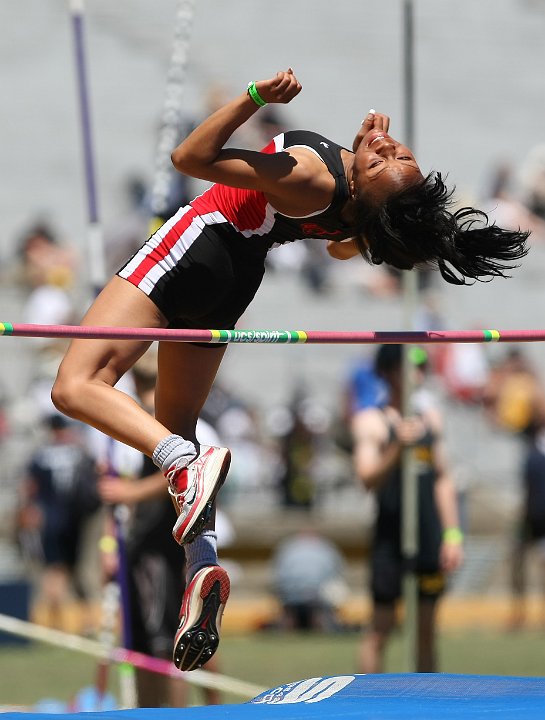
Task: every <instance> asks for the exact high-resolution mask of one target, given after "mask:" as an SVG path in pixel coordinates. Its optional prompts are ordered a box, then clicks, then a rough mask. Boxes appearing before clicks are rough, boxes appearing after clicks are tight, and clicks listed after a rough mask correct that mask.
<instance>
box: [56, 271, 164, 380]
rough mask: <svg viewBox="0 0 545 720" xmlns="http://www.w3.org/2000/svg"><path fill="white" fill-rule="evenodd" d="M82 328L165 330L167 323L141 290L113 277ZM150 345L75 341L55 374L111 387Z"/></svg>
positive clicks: (130, 342)
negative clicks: (105, 383)
mask: <svg viewBox="0 0 545 720" xmlns="http://www.w3.org/2000/svg"><path fill="white" fill-rule="evenodd" d="M81 324H82V325H86V326H89V325H94V326H104V327H135V328H138V327H142V328H143V327H152V328H162V327H166V325H167V320H166V318H165V317H164V316H163V314H162V313H161V312H160V310H159V309H158V308H157V306H156V305H155V304H154V303H153V302H152V301H151V300H150V299H149V298H148V296H147V295H146V294H145V293H143V292H142V291H141V290H139V289H138V288H136V287H135V286H134V285H132V284H131V283H129V282H127V281H126V280H123V279H121V278H119V277H113V278H112V279H111V280H110V282H109V283H108V284H107V285H106V287H105V288H104V290H102V292H101V293H100V295H98V297H97V298H96V300H95V301H94V303H93V304H92V305H91V307H90V308H89V310H88V311H87V313H86V315H85V317H84V318H83V320H82V322H81ZM149 345H150V342H148V341H142V340H108V339H104V340H103V339H98V340H95V339H93V340H89V339H76V340H73V341H72V343H71V344H70V347H69V348H68V351H67V353H66V355H65V357H64V360H63V361H62V363H61V367H60V370H59V374H60V375H61V376H63V375H64V374H68V375H70V377H75V378H81V379H97V380H102V381H104V382H107V383H108V384H111V385H114V384H115V383H116V382H117V381H118V380H119V378H120V377H121V376H122V375H124V374H125V373H126V372H127V370H129V369H130V368H131V367H132V366H133V365H134V363H135V362H136V360H138V358H139V357H140V356H141V355H143V353H144V352H145V351H146V350H147V348H148V347H149Z"/></svg>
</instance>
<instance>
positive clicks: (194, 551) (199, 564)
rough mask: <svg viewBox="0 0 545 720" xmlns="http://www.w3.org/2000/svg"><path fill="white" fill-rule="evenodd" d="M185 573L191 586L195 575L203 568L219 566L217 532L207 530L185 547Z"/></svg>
mask: <svg viewBox="0 0 545 720" xmlns="http://www.w3.org/2000/svg"><path fill="white" fill-rule="evenodd" d="M184 550H185V563H186V567H185V572H186V578H187V583H188V584H189V583H190V582H191V580H192V579H193V577H194V576H195V573H196V572H197V571H198V570H200V569H201V568H203V567H208V566H209V565H217V564H218V536H217V535H216V532H215V530H205V531H204V532H202V533H201V534H200V535H197V537H196V538H195V540H193V542H192V543H189V544H188V545H184Z"/></svg>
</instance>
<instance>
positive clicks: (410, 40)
mask: <svg viewBox="0 0 545 720" xmlns="http://www.w3.org/2000/svg"><path fill="white" fill-rule="evenodd" d="M403 40H404V43H403V44H404V73H403V75H404V111H405V136H406V137H405V142H406V144H407V145H408V146H409V147H410V148H411V149H412V150H413V152H414V149H415V148H414V7H413V0H403ZM403 295H404V309H405V319H404V320H405V327H406V328H407V330H414V329H415V328H414V324H415V315H416V304H417V296H418V274H417V272H416V271H414V270H413V271H410V272H404V273H403ZM408 353H409V346H408V345H403V400H402V413H403V415H404V416H407V415H410V414H411V396H412V393H413V387H412V384H413V383H412V377H411V375H412V373H411V367H410V363H409V355H408ZM401 478H402V505H401V507H402V520H401V545H402V552H403V557H404V560H405V563H406V572H405V576H404V582H403V599H404V606H405V618H404V638H405V660H406V670H407V672H415V671H416V669H417V657H418V584H417V578H416V574H415V571H414V562H415V559H416V556H417V554H418V535H419V531H418V480H417V476H416V466H415V461H414V456H413V453H412V452H411V450H410V449H407V450H405V452H404V453H403V461H402V473H401Z"/></svg>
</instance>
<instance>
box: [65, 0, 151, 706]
mask: <svg viewBox="0 0 545 720" xmlns="http://www.w3.org/2000/svg"><path fill="white" fill-rule="evenodd" d="M69 8H70V15H71V18H72V29H73V38H74V50H75V60H76V76H77V89H78V101H79V111H80V121H81V136H82V144H83V162H84V170H85V189H86V199H87V248H86V249H87V260H88V268H89V274H88V283H89V296H90V297H89V300H90V301H92V300H93V299H94V298H95V297H96V296H97V295H98V293H99V292H100V291H101V290H102V288H103V286H104V283H105V282H106V259H105V249H104V234H103V231H102V225H101V223H100V218H99V211H98V196H97V183H96V171H95V158H94V152H93V133H92V127H91V111H90V101H89V92H88V84H87V65H86V54H85V33H84V15H85V8H84V1H83V0H69ZM113 442H114V441H113V440H111V443H113ZM114 522H115V528H116V535H117V542H118V556H119V566H120V571H119V573H118V578H117V583H118V588H119V592H118V594H117V596H118V597H119V599H120V605H121V619H122V623H123V627H122V632H123V645H124V646H125V647H129V648H130V636H128V633H129V631H130V622H129V621H130V614H129V613H130V605H129V597H128V586H127V577H126V549H125V545H124V535H123V528H122V527H121V525H120V523H119V521H118V520H117V518H115V517H114ZM106 590H107V588H105V591H106ZM114 602H115V600H114ZM107 670H108V668H107V664H105V663H103V664H102V667H101V666H100V665H99V672H98V677H99V679H98V681H97V690H99V696H100V695H101V694H103V693H104V691H105V689H106V684H107ZM120 679H121V704H122V705H123V707H129V708H130V707H135V706H136V704H137V702H136V685H135V676H134V671H133V669H132V668H129V670H127V666H126V664H125V665H124V664H121V665H120ZM99 699H100V698H99ZM97 709H100V706H99V707H98V708H97Z"/></svg>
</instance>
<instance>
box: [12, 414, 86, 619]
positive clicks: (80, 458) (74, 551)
mask: <svg viewBox="0 0 545 720" xmlns="http://www.w3.org/2000/svg"><path fill="white" fill-rule="evenodd" d="M46 425H47V429H48V437H47V439H46V441H45V442H44V444H43V445H42V446H41V447H39V448H38V449H37V450H36V451H35V452H34V454H33V456H32V458H31V460H30V463H29V465H28V467H27V471H26V477H25V482H24V485H23V488H22V497H21V505H20V510H19V515H18V528H19V529H18V539H19V543H20V546H21V549H22V552H23V556H24V557H25V558H27V559H29V560H31V561H33V562H34V563H37V564H38V567H39V569H40V570H41V579H40V588H39V593H38V600H39V601H40V602H41V603H42V604H43V606H44V607H45V610H46V622H47V624H48V625H49V626H50V627H54V628H57V629H62V628H64V627H65V617H64V611H65V604H66V602H67V601H68V600H69V598H70V594H71V590H75V591H76V593H77V594H78V595H79V597H80V598H81V599H82V600H84V601H85V602H84V620H83V626H84V627H83V629H84V631H85V632H88V631H90V630H91V628H92V624H93V623H92V619H91V610H90V608H89V607H88V606H87V603H86V601H87V599H88V598H87V591H86V589H85V586H84V583H83V582H82V581H81V574H80V573H78V572H77V570H78V566H79V564H80V561H81V554H82V552H83V550H84V547H83V539H84V531H85V528H86V524H87V522H88V521H89V519H90V518H91V517H92V516H93V515H94V514H95V513H96V511H97V510H98V509H99V507H100V499H99V496H98V492H97V486H96V481H97V474H96V469H95V463H94V460H93V458H92V457H91V456H90V455H89V454H88V453H87V452H86V451H85V449H84V447H83V443H82V437H81V434H80V430H79V428H78V427H77V426H76V425H75V424H74V423H73V422H72V421H68V420H67V419H66V418H64V417H63V416H61V415H58V414H55V415H52V416H50V417H49V418H48V419H47V421H46ZM79 569H80V570H81V568H79Z"/></svg>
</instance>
